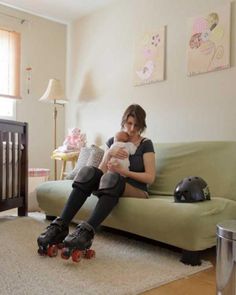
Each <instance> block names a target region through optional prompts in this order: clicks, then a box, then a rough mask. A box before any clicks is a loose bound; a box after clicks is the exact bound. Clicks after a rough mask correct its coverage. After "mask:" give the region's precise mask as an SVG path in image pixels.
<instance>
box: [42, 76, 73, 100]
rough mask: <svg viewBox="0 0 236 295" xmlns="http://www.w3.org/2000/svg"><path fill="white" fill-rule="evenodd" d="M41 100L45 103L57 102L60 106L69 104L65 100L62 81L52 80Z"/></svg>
mask: <svg viewBox="0 0 236 295" xmlns="http://www.w3.org/2000/svg"><path fill="white" fill-rule="evenodd" d="M39 100H40V101H43V102H51V103H53V102H55V103H60V104H65V103H67V99H66V98H65V94H64V91H63V89H62V86H61V82H60V80H58V79H50V80H49V83H48V87H47V89H46V91H45V93H44V94H43V96H42V97H41V98H40V99H39Z"/></svg>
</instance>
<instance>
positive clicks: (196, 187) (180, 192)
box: [174, 176, 211, 203]
mask: <svg viewBox="0 0 236 295" xmlns="http://www.w3.org/2000/svg"><path fill="white" fill-rule="evenodd" d="M174 198H175V202H184V203H192V202H200V201H205V200H210V199H211V196H210V191H209V188H208V185H207V183H206V182H205V180H203V179H202V178H201V177H198V176H189V177H186V178H184V179H183V180H181V181H180V182H179V183H178V184H177V186H176V187H175V191H174Z"/></svg>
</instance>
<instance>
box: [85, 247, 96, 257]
mask: <svg viewBox="0 0 236 295" xmlns="http://www.w3.org/2000/svg"><path fill="white" fill-rule="evenodd" d="M84 257H85V258H87V259H91V258H93V257H95V251H94V250H92V249H88V250H86V251H85V255H84Z"/></svg>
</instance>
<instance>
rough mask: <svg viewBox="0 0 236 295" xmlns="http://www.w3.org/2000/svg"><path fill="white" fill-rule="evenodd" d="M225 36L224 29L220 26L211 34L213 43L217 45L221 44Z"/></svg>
mask: <svg viewBox="0 0 236 295" xmlns="http://www.w3.org/2000/svg"><path fill="white" fill-rule="evenodd" d="M223 36H224V29H223V28H222V27H220V26H218V27H217V28H215V29H214V30H213V31H212V32H211V38H210V39H211V41H213V42H215V43H219V42H220V41H221V40H222V39H223Z"/></svg>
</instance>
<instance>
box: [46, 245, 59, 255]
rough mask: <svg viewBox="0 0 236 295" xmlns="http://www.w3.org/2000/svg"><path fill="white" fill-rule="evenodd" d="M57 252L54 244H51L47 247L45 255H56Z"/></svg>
mask: <svg viewBox="0 0 236 295" xmlns="http://www.w3.org/2000/svg"><path fill="white" fill-rule="evenodd" d="M57 253H58V248H57V246H56V245H52V246H49V247H48V250H47V255H48V256H49V257H55V256H57Z"/></svg>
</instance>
